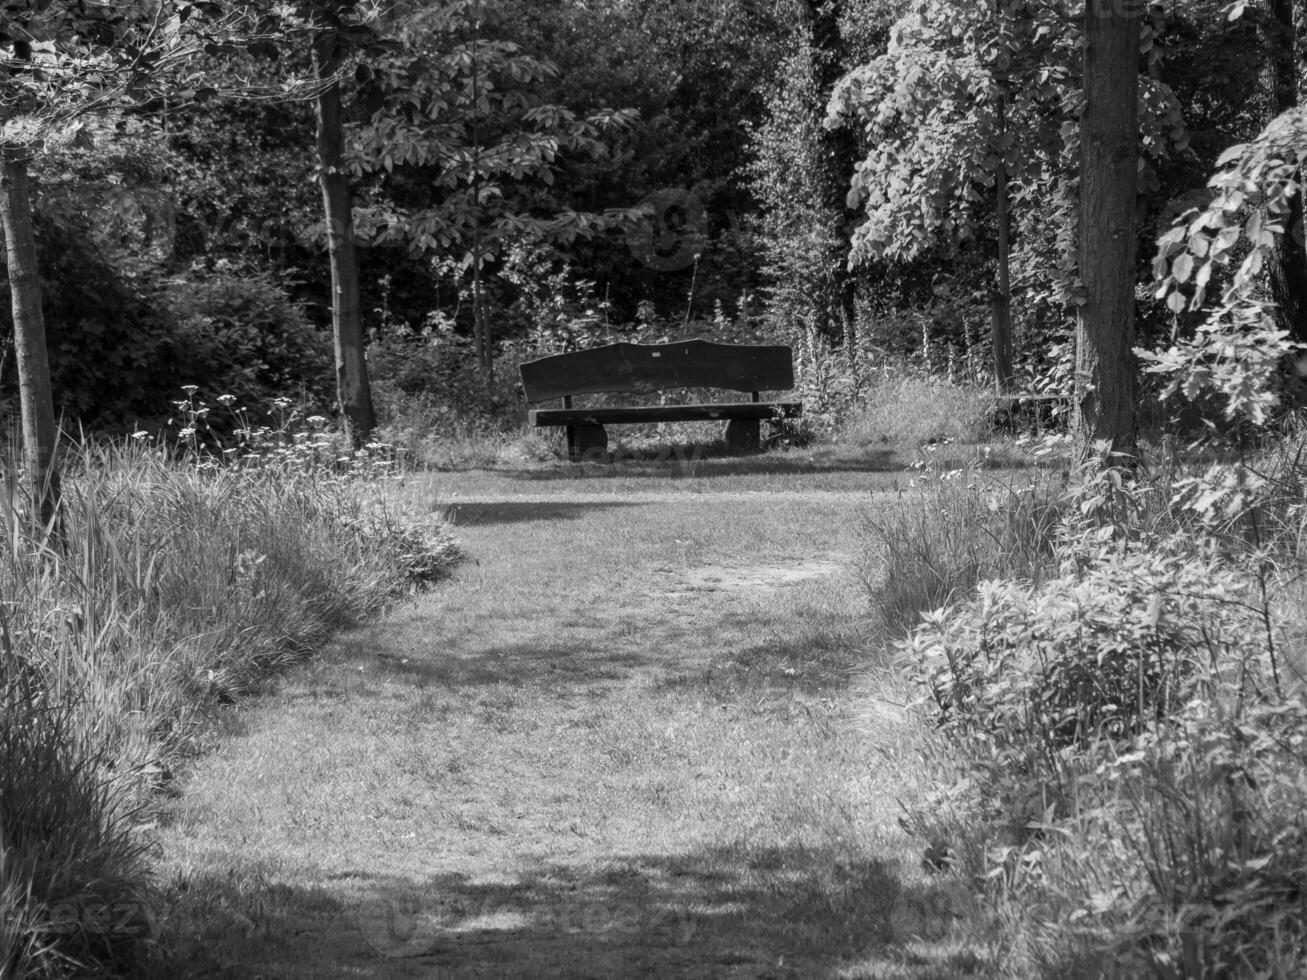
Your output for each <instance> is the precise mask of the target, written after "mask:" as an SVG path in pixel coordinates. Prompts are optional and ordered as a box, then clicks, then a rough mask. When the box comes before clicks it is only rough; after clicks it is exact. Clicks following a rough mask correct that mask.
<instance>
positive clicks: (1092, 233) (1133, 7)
mask: <svg viewBox="0 0 1307 980" xmlns="http://www.w3.org/2000/svg"><path fill="white" fill-rule="evenodd" d="M1142 11H1143V3H1142V0H1087V2H1086V4H1085V29H1084V109H1083V111H1082V114H1081V122H1080V206H1079V243H1078V249H1077V268H1078V270H1079V273H1080V280H1081V283H1082V284H1083V294H1082V296H1081V297H1080V300H1081V302H1080V305H1079V308H1078V310H1077V314H1076V370H1075V394H1074V403H1073V404H1074V420H1073V433H1074V441H1075V446H1076V452H1077V454H1078V455H1079V456H1080V457H1081V458H1084V457H1087V456H1088V455H1089V454H1090V453H1091V452H1093V450H1094V446H1095V444H1098V443H1103V442H1106V443H1107V444H1108V446H1109V447H1110V452H1111V453H1112V454H1113V455H1118V456H1122V457H1131V458H1133V457H1134V456H1135V455H1136V453H1137V447H1136V441H1135V439H1136V408H1137V406H1136V394H1135V389H1136V379H1135V363H1134V353H1133V350H1134V340H1135V275H1136V269H1135V256H1136V244H1135V205H1136V202H1135V192H1136V187H1137V186H1138V165H1139V121H1138V95H1139V18H1140V16H1141V15H1142Z"/></svg>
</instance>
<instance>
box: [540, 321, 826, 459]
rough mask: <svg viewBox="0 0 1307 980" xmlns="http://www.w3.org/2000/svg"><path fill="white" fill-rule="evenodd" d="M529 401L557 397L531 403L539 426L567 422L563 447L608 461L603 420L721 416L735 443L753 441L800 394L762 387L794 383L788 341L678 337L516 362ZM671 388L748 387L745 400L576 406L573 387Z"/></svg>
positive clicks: (580, 390) (591, 391)
mask: <svg viewBox="0 0 1307 980" xmlns="http://www.w3.org/2000/svg"><path fill="white" fill-rule="evenodd" d="M521 374H522V387H523V389H524V390H525V391H526V400H527V404H528V405H530V404H535V403H538V402H543V401H549V400H550V399H553V398H561V399H562V401H563V407H562V408H540V409H531V410H530V413H529V415H530V422H531V424H532V425H534V426H537V427H545V426H561V427H564V428H566V429H567V454H568V456H569V457H570V458H571V459H572V460H573V461H580V460H595V461H604V462H607V461H608V459H609V456H608V434H607V432H605V431H604V426H605V425H615V424H621V423H632V422H693V421H701V420H713V419H722V420H725V421H726V423H727V425H726V442H727V444H728V445H729V446H730V448H731V449H732V450H735V451H745V450H750V449H756V448H757V447H758V445H759V428H760V424H761V422H762V420H763V419H790V418H797V417H798V416H799V415H800V414H802V412H803V406H802V405H801V404H800V403H799V402H780V401H762V400H761V398H760V397H759V396H760V393H761V392H763V391H786V390H789V389H790V388H793V387H794V361H793V358H792V355H791V352H790V348H788V347H781V346H773V347H764V346H744V345H739V346H735V345H730V344H716V343H712V342H710V341H706V340H683V341H677V342H675V343H670V344H627V343H620V344H608V345H607V346H605V347H595V348H592V349H590V350H582V351H575V352H573V353H570V354H554V355H552V356H550V357H541V358H538V359H536V360H534V361H527V362H526V363H525V364H523V365H522V367H521ZM668 388H723V389H726V390H729V391H740V392H749V393H750V394H751V395H752V400H751V401H747V402H725V403H702V404H695V405H629V406H617V407H610V408H573V407H572V399H573V397H575V396H577V395H598V394H612V393H625V394H646V393H648V392H653V391H665V390H667V389H668Z"/></svg>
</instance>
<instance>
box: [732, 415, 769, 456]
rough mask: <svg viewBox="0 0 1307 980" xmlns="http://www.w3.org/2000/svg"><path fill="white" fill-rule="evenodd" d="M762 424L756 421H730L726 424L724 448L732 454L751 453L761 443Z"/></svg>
mask: <svg viewBox="0 0 1307 980" xmlns="http://www.w3.org/2000/svg"><path fill="white" fill-rule="evenodd" d="M761 430H762V423H761V422H760V421H759V420H758V419H731V420H730V421H729V422H727V423H726V446H727V448H729V449H730V451H731V452H733V453H751V452H754V451H755V450H757V448H758V446H759V444H760V442H761V438H760V437H761Z"/></svg>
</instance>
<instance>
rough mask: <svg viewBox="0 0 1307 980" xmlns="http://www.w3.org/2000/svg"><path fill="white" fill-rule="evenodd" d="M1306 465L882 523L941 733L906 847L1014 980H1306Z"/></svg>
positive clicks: (1281, 452) (910, 663) (1278, 462)
mask: <svg viewBox="0 0 1307 980" xmlns="http://www.w3.org/2000/svg"><path fill="white" fill-rule="evenodd" d="M1305 449H1307V438H1304V435H1303V433H1302V431H1301V430H1300V429H1294V428H1290V429H1289V430H1288V431H1287V432H1286V431H1283V430H1282V431H1281V433H1280V434H1279V436H1278V437H1277V438H1276V439H1273V440H1271V441H1270V442H1269V443H1268V447H1267V449H1266V450H1264V451H1262V452H1260V453H1255V454H1246V455H1244V456H1243V458H1237V457H1236V458H1234V460H1233V461H1232V462H1224V463H1213V464H1210V465H1208V464H1204V465H1193V466H1185V465H1184V464H1183V463H1182V462H1180V461H1178V460H1176V459H1175V458H1170V459H1162V460H1161V465H1157V464H1155V465H1154V466H1153V468H1151V469H1144V468H1138V469H1135V470H1131V469H1128V468H1121V467H1117V466H1111V465H1107V464H1106V463H1105V462H1104V461H1103V460H1102V459H1099V458H1095V459H1090V460H1089V461H1088V462H1087V463H1086V464H1085V465H1084V467H1083V468H1082V469H1081V471H1080V472H1078V473H1076V474H1073V478H1072V479H1071V481H1070V482H1069V484H1068V486H1067V487H1066V488H1065V489H1062V488H1059V487H1056V486H1054V485H1051V484H1045V485H1043V486H1039V485H1037V484H1023V485H1021V486H1006V485H997V486H996V485H995V484H993V483H992V482H991V483H986V482H985V481H984V480H983V479H980V478H978V477H977V475H976V474H967V473H960V474H953V475H950V474H947V473H941V474H933V475H931V477H930V479H928V480H926V481H924V484H923V486H922V487H921V491H920V496H918V497H916V498H914V499H912V500H910V501H909V500H905V501H903V502H902V504H901V506H900V507H899V509H898V510H896V511H892V512H891V513H889V514H888V515H881V516H878V517H875V518H872V519H870V520H869V522H868V534H867V547H868V550H869V554H870V557H869V560H868V565H869V566H871V565H882V566H883V567H885V569H886V573H885V575H884V581H885V583H887V584H886V587H885V588H883V589H882V588H881V582H880V581H879V580H877V581H875V582H872V583H870V584H871V585H872V587H873V588H874V589H876V590H877V591H875V592H873V595H875V596H876V601H877V602H878V603H879V604H880V605H881V607H882V615H883V617H884V619H885V620H886V621H887V622H888V623H890V624H891V625H892V626H894V627H896V628H899V629H900V630H901V629H902V628H904V627H912V628H911V632H910V634H909V635H908V638H907V639H906V640H905V641H903V642H902V644H901V646H900V654H901V657H900V666H901V668H902V669H903V670H904V671H905V673H906V676H907V677H908V679H909V682H910V683H911V684H912V685H913V686H914V687H915V689H916V691H917V692H918V698H919V699H918V702H917V704H918V711H919V712H920V713H921V718H922V720H923V721H924V722H925V723H926V724H927V725H928V726H929V727H931V728H932V729H933V733H932V734H930V735H929V736H928V738H927V740H926V741H927V744H928V745H933V746H934V748H933V749H931V750H930V751H928V752H927V755H928V758H929V760H930V762H929V765H930V767H931V771H932V773H933V775H934V782H935V785H934V788H933V789H932V790H931V791H929V792H927V793H925V794H923V795H922V796H920V797H918V798H917V799H915V800H914V801H912V802H911V803H910V804H909V813H908V817H907V820H906V823H907V826H908V827H909V828H910V829H911V830H912V831H913V832H914V833H915V834H917V835H918V836H919V837H920V838H921V840H922V841H923V843H924V844H925V845H926V855H927V861H928V863H929V864H930V866H931V867H933V868H935V869H936V870H937V871H938V872H939V873H941V874H950V875H956V876H960V877H961V878H962V879H963V880H964V881H965V882H967V883H969V884H970V885H971V886H972V887H973V888H974V889H975V890H976V891H977V892H979V893H981V894H983V895H984V896H985V897H986V899H987V900H988V907H989V908H990V910H991V911H992V912H993V915H994V917H996V918H997V920H998V921H1000V922H1002V923H1003V941H1002V942H1003V946H1004V950H1005V954H1004V955H1005V959H1006V963H1007V967H1006V968H1007V969H1008V971H1009V972H1010V975H1012V976H1058V977H1142V976H1155V977H1159V978H1168V980H1169V978H1177V980H1178V978H1182V977H1183V978H1206V977H1212V978H1216V977H1236V976H1238V977H1243V976H1265V977H1285V978H1288V977H1297V976H1302V975H1304V973H1307V927H1305V926H1304V923H1307V914H1305V913H1307V899H1304V895H1307V822H1305V820H1304V816H1303V814H1304V813H1307V683H1305V682H1307V675H1305V674H1304V672H1303V665H1304V649H1303V638H1304V636H1305V635H1307V631H1305V630H1304V616H1303V614H1302V611H1301V610H1302V603H1301V599H1302V595H1303V588H1302V583H1303V580H1304V575H1303V572H1304V571H1307V552H1305V551H1304V542H1305V541H1307V533H1304V532H1305V531H1307V523H1305V521H1307V508H1305V507H1304V505H1303V503H1302V501H1303V497H1302V493H1301V488H1302V486H1303V480H1304V477H1307V469H1305V468H1304V462H1303V461H1304V450H1305ZM914 622H915V624H916V625H915V627H913V625H912V624H913V623H914ZM900 635H901V633H900Z"/></svg>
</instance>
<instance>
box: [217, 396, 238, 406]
mask: <svg viewBox="0 0 1307 980" xmlns="http://www.w3.org/2000/svg"><path fill="white" fill-rule="evenodd" d="M235 401H236V396H235V395H219V396H218V404H219V405H228V406H230V405H232V404H234V403H235Z"/></svg>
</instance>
